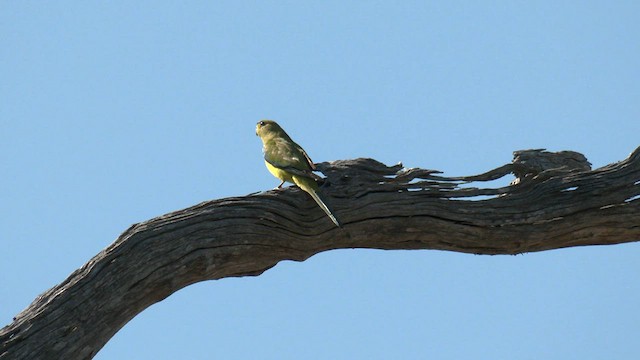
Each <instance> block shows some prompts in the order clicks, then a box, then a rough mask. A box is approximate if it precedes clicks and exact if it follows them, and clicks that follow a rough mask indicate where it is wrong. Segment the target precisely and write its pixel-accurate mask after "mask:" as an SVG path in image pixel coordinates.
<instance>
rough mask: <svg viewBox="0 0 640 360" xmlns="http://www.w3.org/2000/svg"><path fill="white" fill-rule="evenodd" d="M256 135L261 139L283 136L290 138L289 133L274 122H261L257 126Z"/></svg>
mask: <svg viewBox="0 0 640 360" xmlns="http://www.w3.org/2000/svg"><path fill="white" fill-rule="evenodd" d="M256 135H258V136H260V138H261V139H263V140H264V139H266V138H273V137H277V136H282V137H285V138H288V136H287V133H285V132H284V130H282V128H281V127H280V125H278V123H277V122H275V121H273V120H260V121H258V123H257V124H256Z"/></svg>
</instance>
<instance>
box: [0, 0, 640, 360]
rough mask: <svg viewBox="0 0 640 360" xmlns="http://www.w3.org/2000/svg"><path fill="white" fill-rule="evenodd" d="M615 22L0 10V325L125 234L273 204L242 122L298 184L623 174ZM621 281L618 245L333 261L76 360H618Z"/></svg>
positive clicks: (615, 15)
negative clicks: (545, 170)
mask: <svg viewBox="0 0 640 360" xmlns="http://www.w3.org/2000/svg"><path fill="white" fill-rule="evenodd" d="M638 19H640V2H638V1H599V2H598V1H536V2H530V1H438V2H428V1H419V2H391V1H389V2H379V1H376V2H374V1H371V2H364V1H363V2H344V1H335V2H334V1H313V2H312V1H307V2H301V1H289V2H285V1H282V2H248V1H215V2H214V1H210V2H208V1H172V2H168V1H87V2H80V1H74V2H70V1H56V2H41V1H3V2H0V121H1V127H0V137H1V141H0V154H1V155H0V161H1V163H0V166H1V168H0V169H1V174H2V176H1V178H0V198H1V199H2V201H1V211H2V214H1V215H2V216H1V217H0V224H1V227H0V241H1V243H0V244H1V251H0V323H1V324H0V325H5V324H8V323H10V322H11V318H12V317H13V316H14V315H15V314H17V313H18V312H20V311H21V310H23V309H24V308H25V307H26V306H28V305H29V304H30V303H31V301H32V300H33V299H34V298H35V297H36V296H37V295H38V294H40V293H42V292H44V291H45V290H47V289H48V288H50V287H52V286H54V285H55V284H57V283H59V282H61V281H62V280H63V279H64V278H65V277H67V276H68V275H69V274H70V273H71V272H72V271H73V270H75V269H77V268H78V267H80V266H81V265H82V264H84V263H85V262H86V261H87V260H89V259H90V258H91V257H92V256H94V255H95V254H96V253H98V252H99V251H100V250H101V249H103V248H104V247H106V246H107V245H109V244H110V243H111V242H113V241H114V240H115V239H116V238H117V236H118V235H119V234H120V233H121V232H122V231H124V230H125V229H126V228H127V227H128V226H129V225H131V224H133V223H136V222H140V221H144V220H147V219H150V218H152V217H155V216H159V215H162V214H164V213H167V212H170V211H174V210H178V209H181V208H184V207H188V206H190V205H194V204H196V203H199V202H201V201H205V200H211V199H218V198H224V197H228V196H242V195H245V194H248V193H251V192H255V191H260V190H268V189H271V188H273V187H274V186H276V185H277V184H278V181H277V180H276V179H275V178H273V177H272V176H271V175H270V174H269V173H268V172H267V170H266V169H265V168H264V165H263V161H262V154H261V143H260V141H259V139H258V138H257V137H256V136H255V133H254V126H255V123H256V122H257V121H258V120H260V119H263V118H270V119H275V120H278V121H279V122H280V124H281V125H282V126H283V127H284V128H285V129H286V130H287V132H288V133H289V134H290V135H291V136H292V137H293V138H294V139H295V140H296V141H297V142H299V143H300V144H302V145H303V146H304V147H305V149H306V150H307V152H308V153H309V154H310V155H311V157H312V158H313V159H314V160H315V161H316V162H321V161H330V160H337V159H350V158H356V157H372V158H375V159H377V160H380V161H382V162H385V163H387V164H393V163H397V162H398V161H402V162H403V163H404V164H405V165H406V166H410V167H424V168H431V169H438V170H441V171H444V172H445V174H447V175H452V176H453V175H472V174H477V173H481V172H484V171H486V170H489V169H493V168H495V167H498V166H500V165H503V164H505V163H507V162H509V161H511V158H512V154H511V153H512V151H514V150H519V149H527V148H547V149H549V150H552V151H559V150H575V151H579V152H582V153H584V154H585V155H586V156H587V158H588V159H589V160H590V161H591V162H592V163H593V165H594V167H600V166H603V165H606V164H608V163H611V162H615V161H619V160H622V159H624V158H625V157H626V156H627V155H628V154H629V153H630V152H631V151H633V150H634V149H635V148H636V147H637V146H639V145H640V136H639V133H640V121H639V119H640V66H639V64H640V40H639V39H640V21H639V20H638ZM508 180H510V179H508ZM508 180H505V181H508ZM639 240H640V239H639ZM639 270H640V244H637V243H634V244H626V245H617V246H607V247H588V248H586V247H585V248H573V249H564V250H556V251H547V252H542V253H530V254H525V255H519V256H474V255H465V254H458V253H447V252H438V251H375V250H341V251H333V252H327V253H323V254H320V255H317V256H314V257H312V258H311V259H308V260H307V261H305V262H302V263H295V262H283V263H280V264H279V265H277V266H276V267H275V268H273V269H271V270H269V271H267V272H266V273H264V274H263V275H261V276H259V277H247V278H235V279H224V280H219V281H208V282H203V283H199V284H195V285H192V286H189V287H187V288H185V289H183V290H181V291H179V292H178V293H176V294H174V295H172V296H171V297H169V298H168V299H166V300H164V301H162V302H161V303H158V304H156V305H153V306H152V307H150V308H148V309H147V310H146V311H144V312H143V313H142V314H140V315H139V316H137V317H136V318H135V319H133V320H132V321H131V322H130V323H129V324H127V325H126V326H125V327H124V328H123V329H122V330H121V331H120V332H119V333H118V334H117V335H116V336H115V337H114V338H113V339H112V340H111V341H110V342H109V343H108V344H107V345H106V346H105V347H104V348H103V349H102V350H101V351H100V352H99V353H98V356H97V357H96V358H97V359H210V358H225V359H365V358H366V359H392V358H395V359H403V358H404V359H417V358H434V359H569V358H571V359H605V358H606V359H637V358H638V355H639V354H640V348H639V346H638V339H639V338H640V325H639V324H640V312H639V311H638V303H639V302H640V282H639V281H638V274H639V273H640V272H639Z"/></svg>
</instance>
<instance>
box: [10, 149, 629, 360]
mask: <svg viewBox="0 0 640 360" xmlns="http://www.w3.org/2000/svg"><path fill="white" fill-rule="evenodd" d="M514 155H515V158H514V161H513V163H511V164H507V165H504V166H502V167H499V168H497V169H495V170H492V171H489V172H487V173H485V174H481V175H478V176H469V177H442V176H439V175H437V174H438V172H437V171H432V170H424V169H405V168H403V167H402V165H401V164H399V165H396V166H391V167H389V166H386V165H383V164H381V163H379V162H377V161H375V160H372V159H356V160H347V161H336V162H332V163H321V164H318V169H319V170H320V171H322V172H323V173H324V174H325V175H326V176H327V181H326V182H325V185H324V186H323V187H322V188H321V191H322V192H323V195H324V197H325V198H326V199H327V200H328V201H329V202H330V203H331V206H332V208H333V209H334V211H335V212H336V214H337V216H338V217H339V218H340V219H341V221H342V222H343V224H344V229H339V228H336V227H335V226H334V225H333V224H332V223H331V221H330V220H329V219H328V218H327V217H326V216H325V215H324V214H323V213H322V211H321V210H320V209H319V208H317V206H316V205H315V203H313V201H312V200H311V199H310V198H308V196H307V195H306V194H305V193H303V192H301V191H300V190H299V189H297V188H288V189H285V190H281V191H267V192H262V193H256V194H251V195H248V196H244V197H231V198H226V199H220V200H214V201H207V202H203V203H201V204H198V205H195V206H193V207H190V208H187V209H184V210H180V211H176V212H173V213H169V214H166V215H163V216H160V217H157V218H155V219H151V220H149V221H146V222H143V223H140V224H135V225H133V226H131V227H130V228H129V229H127V230H126V231H125V232H124V233H123V234H122V235H121V236H120V237H119V238H118V239H117V240H116V241H115V242H114V243H113V244H111V245H110V246H109V247H107V248H106V249H104V250H103V251H101V252H100V253H99V254H97V255H96V256H95V257H94V258H93V259H91V260H90V261H89V262H88V263H87V264H85V265H84V266H83V267H82V268H80V269H78V270H76V271H75V272H73V273H72V274H71V275H70V276H69V277H68V278H67V279H66V280H64V281H63V282H62V283H61V284H59V285H57V286H55V287H54V288H52V289H50V290H48V291H47V292H45V293H43V294H42V295H40V296H38V297H37V298H36V299H35V300H34V302H33V303H32V304H31V305H30V306H29V307H28V308H27V309H25V310H24V311H23V312H21V313H20V314H18V315H17V316H16V317H15V318H14V321H13V322H12V323H11V324H9V325H7V326H5V327H4V328H2V329H1V330H0V358H1V359H9V358H11V359H54V358H60V359H89V358H91V357H93V356H94V355H95V354H96V353H97V352H98V351H99V350H100V349H101V348H102V346H104V344H105V343H106V342H107V341H108V340H109V339H110V338H111V337H112V336H113V335H114V334H115V333H116V332H117V331H118V330H119V329H120V328H122V327H123V326H124V325H125V324H126V323H127V322H128V321H129V320H131V319H132V318H133V317H134V316H136V315H137V314H138V313H140V312H141V311H143V310H144V309H145V308H147V307H148V306H150V305H152V304H154V303H156V302H158V301H161V300H162V299H164V298H166V297H167V296H169V295H171V294H172V293H174V292H176V291H177V290H179V289H181V288H183V287H185V286H187V285H190V284H193V283H195V282H199V281H203V280H212V279H220V278H224V277H233V276H252V275H259V274H261V273H262V272H264V271H265V270H267V269H269V268H271V267H273V266H275V265H276V264H277V263H278V262H279V261H282V260H296V261H303V260H305V259H307V258H309V257H311V256H313V255H315V254H317V253H319V252H322V251H326V250H331V249H342V248H376V249H438V250H449V251H458V252H464V253H474V254H519V253H524V252H531V251H543V250H548V249H557V248H562V247H570V246H583V245H608V244H617V243H623V242H632V241H638V240H639V239H640V199H638V197H640V148H638V149H636V150H635V151H634V152H633V153H632V154H631V155H630V156H629V157H628V158H627V159H625V160H623V161H621V162H618V163H615V164H611V165H608V166H605V167H603V168H600V169H596V170H593V171H592V170H590V164H589V163H588V162H587V160H586V158H584V156H582V155H581V154H578V153H575V152H559V153H550V152H546V151H543V150H539V149H538V150H525V151H518V152H515V153H514ZM509 173H513V174H514V175H515V176H516V177H517V178H516V180H514V181H513V182H512V183H511V185H509V186H505V187H501V188H480V187H470V186H469V183H471V182H478V181H489V180H494V179H497V178H500V177H502V176H504V175H507V174H509ZM479 197H482V198H479Z"/></svg>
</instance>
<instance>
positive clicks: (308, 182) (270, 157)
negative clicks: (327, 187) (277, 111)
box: [256, 120, 341, 227]
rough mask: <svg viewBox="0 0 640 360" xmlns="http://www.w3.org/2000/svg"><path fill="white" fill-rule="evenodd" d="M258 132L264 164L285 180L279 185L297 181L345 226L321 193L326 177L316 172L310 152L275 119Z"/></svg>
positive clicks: (332, 219)
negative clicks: (320, 187)
mask: <svg viewBox="0 0 640 360" xmlns="http://www.w3.org/2000/svg"><path fill="white" fill-rule="evenodd" d="M256 135H258V136H259V137H260V139H261V140H262V145H263V147H262V151H263V152H264V163H265V165H267V169H269V172H271V174H273V176H275V177H277V178H278V179H280V180H282V182H281V183H280V185H278V188H282V184H284V183H285V181H288V182H290V183H294V184H296V185H298V187H299V188H300V189H302V190H304V191H306V192H307V193H308V194H309V195H311V197H312V198H313V200H315V201H316V203H318V205H319V206H320V208H321V209H322V210H324V212H325V213H326V214H327V216H329V218H330V219H331V221H333V223H334V224H336V226H338V227H341V226H340V223H339V222H338V219H336V217H335V216H333V214H332V213H331V210H329V208H328V207H327V205H326V204H325V203H324V202H323V201H322V199H320V197H319V196H318V193H317V190H318V183H317V182H316V181H319V180H322V178H321V177H320V176H318V175H316V174H314V173H313V170H315V169H316V166H315V165H314V164H313V161H311V159H310V158H309V155H307V153H306V152H305V151H304V149H302V147H300V145H298V144H296V143H295V142H294V141H293V140H291V138H290V137H289V135H287V133H286V132H284V130H282V128H281V127H280V125H278V123H276V122H275V121H272V120H262V121H259V122H258V124H257V125H256Z"/></svg>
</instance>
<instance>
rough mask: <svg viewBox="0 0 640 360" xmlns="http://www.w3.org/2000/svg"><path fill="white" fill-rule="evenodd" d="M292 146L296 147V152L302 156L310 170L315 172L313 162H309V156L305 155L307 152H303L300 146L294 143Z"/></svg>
mask: <svg viewBox="0 0 640 360" xmlns="http://www.w3.org/2000/svg"><path fill="white" fill-rule="evenodd" d="M294 145H295V146H296V147H298V150H299V151H300V152H301V153H302V155H304V158H305V160H306V161H307V164H309V167H310V168H311V170H315V169H316V164H314V163H313V160H311V158H310V157H309V155H307V152H306V151H304V149H303V148H302V147H301V146H300V145H298V144H296V143H294Z"/></svg>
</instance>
